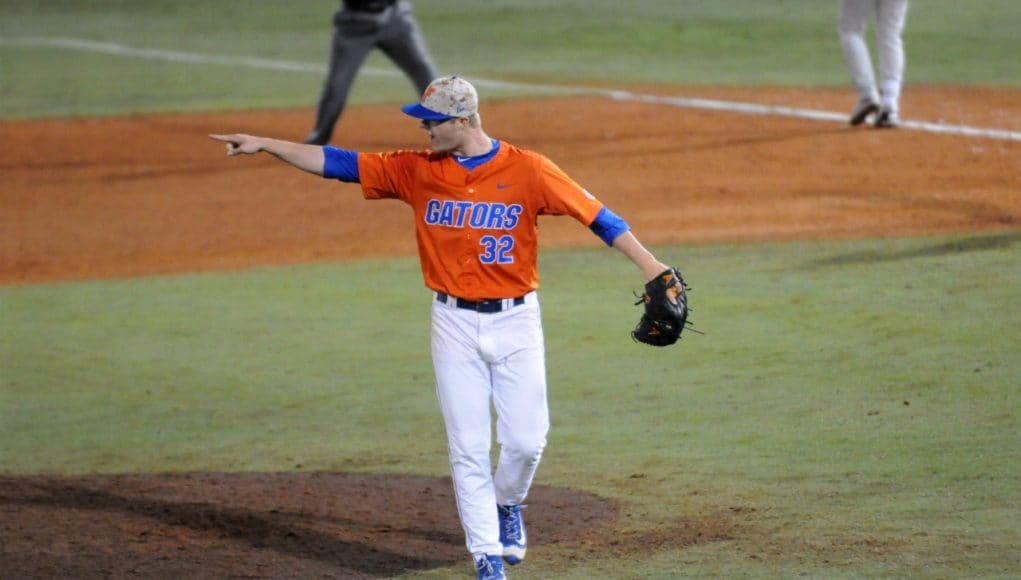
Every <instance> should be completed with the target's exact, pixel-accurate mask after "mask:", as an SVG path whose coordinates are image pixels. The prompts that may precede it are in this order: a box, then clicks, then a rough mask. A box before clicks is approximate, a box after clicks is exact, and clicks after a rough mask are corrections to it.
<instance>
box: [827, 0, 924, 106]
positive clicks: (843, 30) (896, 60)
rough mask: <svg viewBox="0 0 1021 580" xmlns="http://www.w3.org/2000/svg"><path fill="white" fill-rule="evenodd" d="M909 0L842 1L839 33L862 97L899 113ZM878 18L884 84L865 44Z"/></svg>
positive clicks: (878, 51) (879, 47) (853, 81)
mask: <svg viewBox="0 0 1021 580" xmlns="http://www.w3.org/2000/svg"><path fill="white" fill-rule="evenodd" d="M907 12H908V0H841V2H840V17H839V20H838V27H837V28H838V32H839V34H840V46H841V48H842V49H843V52H844V62H845V63H846V64H847V71H848V73H849V74H850V75H851V82H852V84H853V85H854V88H855V90H857V91H858V96H859V97H861V98H862V99H872V100H873V101H874V102H876V103H879V104H881V105H883V106H884V107H886V108H888V109H891V110H893V111H896V110H898V108H899V103H900V93H901V86H902V84H903V82H904V43H903V40H902V38H901V34H902V32H903V30H904V22H905V19H906V18H907ZM873 14H875V18H876V29H875V33H876V53H877V56H878V61H879V79H880V83H879V86H878V90H877V86H876V78H875V74H874V72H873V68H872V58H871V57H870V55H869V48H868V45H867V44H866V42H865V29H866V27H867V26H868V22H869V18H870V16H872V15H873Z"/></svg>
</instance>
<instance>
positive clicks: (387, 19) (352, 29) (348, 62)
mask: <svg viewBox="0 0 1021 580" xmlns="http://www.w3.org/2000/svg"><path fill="white" fill-rule="evenodd" d="M333 26H334V29H333V45H332V48H331V51H330V69H329V72H327V74H326V79H325V80H324V81H323V89H322V92H320V94H319V106H318V108H317V109H316V124H315V128H314V129H312V132H311V133H309V135H308V137H306V138H305V143H311V144H314V145H325V144H326V143H328V142H329V141H330V137H332V136H333V127H334V125H336V124H337V119H339V118H340V114H341V112H343V110H344V104H345V103H346V102H347V95H348V93H349V92H350V91H351V85H352V84H353V83H354V78H355V75H356V74H358V69H360V68H361V67H362V64H363V63H364V62H365V58H366V57H368V55H369V52H371V51H372V49H374V48H379V49H380V50H382V51H383V52H384V53H385V54H386V55H387V56H388V57H390V60H392V61H393V62H394V64H396V65H397V66H398V67H400V69H401V70H402V71H404V74H406V75H407V76H408V78H409V79H411V82H413V83H414V84H415V88H416V89H417V93H416V94H422V91H424V90H425V88H426V87H427V86H428V85H429V81H431V80H433V79H434V78H436V77H438V76H440V75H439V73H438V72H436V66H435V65H434V64H433V61H432V58H431V57H430V56H429V51H428V50H427V49H426V45H425V39H424V38H423V37H422V32H421V30H420V29H419V27H418V22H417V21H416V20H415V16H414V14H412V8H411V4H410V3H409V2H407V1H406V0H344V1H343V3H342V4H341V7H340V10H338V11H337V13H336V14H334V16H333Z"/></svg>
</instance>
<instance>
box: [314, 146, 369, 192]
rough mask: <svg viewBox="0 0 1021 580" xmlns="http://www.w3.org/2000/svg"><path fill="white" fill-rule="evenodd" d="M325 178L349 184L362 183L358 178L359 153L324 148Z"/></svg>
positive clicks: (330, 147) (336, 148) (328, 147)
mask: <svg viewBox="0 0 1021 580" xmlns="http://www.w3.org/2000/svg"><path fill="white" fill-rule="evenodd" d="M323 157H325V158H326V159H325V161H324V162H323V177H324V178H326V179H339V180H341V181H344V182H347V183H360V181H361V180H360V179H359V176H358V152H357V151H349V150H347V149H340V148H338V147H333V146H330V145H325V146H323Z"/></svg>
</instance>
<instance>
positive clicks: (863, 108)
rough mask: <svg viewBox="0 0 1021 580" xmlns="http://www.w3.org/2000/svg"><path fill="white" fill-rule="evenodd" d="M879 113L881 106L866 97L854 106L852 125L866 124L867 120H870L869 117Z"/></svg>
mask: <svg viewBox="0 0 1021 580" xmlns="http://www.w3.org/2000/svg"><path fill="white" fill-rule="evenodd" d="M877 111H879V105H877V104H876V102H875V101H873V100H872V99H870V98H868V97H866V98H864V99H862V100H860V101H858V104H857V105H855V106H854V109H853V110H852V111H851V125H861V124H862V123H864V122H865V119H868V118H869V115H872V114H873V113H875V112H877Z"/></svg>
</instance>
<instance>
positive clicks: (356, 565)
mask: <svg viewBox="0 0 1021 580" xmlns="http://www.w3.org/2000/svg"><path fill="white" fill-rule="evenodd" d="M32 488H33V489H32V490H31V491H30V492H29V493H18V494H7V493H0V506H2V507H3V508H4V509H5V510H9V509H14V508H19V507H20V508H30V507H33V506H34V507H42V508H47V510H46V511H47V512H49V513H56V512H58V511H60V510H70V511H71V512H75V513H82V512H85V513H89V512H103V513H107V514H112V515H113V519H114V520H117V521H123V520H124V519H130V520H134V521H137V520H139V519H140V518H141V519H149V520H152V521H154V522H156V523H159V524H163V525H165V526H169V527H170V528H178V529H179V528H185V529H187V530H191V531H193V532H198V533H199V534H198V536H199V537H201V538H206V539H204V540H201V542H198V541H196V543H206V544H207V545H206V546H205V547H204V550H203V551H206V552H215V551H216V550H217V549H218V548H217V545H219V546H223V545H225V544H236V543H237V542H242V543H245V544H247V545H248V546H249V547H250V548H251V549H252V550H258V551H266V550H270V551H274V552H277V553H278V554H280V555H281V556H286V557H290V558H293V559H298V560H314V561H320V562H322V563H324V564H326V565H327V566H328V567H329V568H330V569H333V570H336V571H337V573H338V574H341V575H347V576H356V577H391V576H395V575H400V574H403V573H407V572H409V571H415V570H429V569H435V568H442V567H446V566H450V565H452V564H455V563H457V562H459V561H460V560H461V550H463V544H462V540H461V538H460V537H459V536H458V535H457V534H455V533H453V531H450V532H444V531H442V530H420V529H419V530H416V529H414V528H410V527H407V526H401V527H400V528H399V529H394V530H393V534H394V535H396V536H403V537H405V538H410V539H411V540H412V543H420V544H422V545H432V546H436V547H438V546H437V545H438V544H443V545H444V546H443V547H442V548H441V549H435V550H423V552H428V554H425V553H423V554H416V555H408V554H406V553H403V554H402V553H398V552H396V551H393V550H388V549H386V548H385V547H384V546H381V545H380V544H379V543H370V542H360V541H351V540H345V539H342V538H341V537H339V534H337V533H331V532H330V528H332V529H334V530H337V529H342V530H343V531H344V533H345V535H348V536H351V535H354V536H358V535H361V533H362V532H366V533H365V536H366V537H367V538H371V537H372V536H373V534H372V533H371V532H374V531H376V532H378V529H377V530H373V529H372V528H373V525H377V526H378V525H379V524H378V523H377V524H374V523H373V522H370V521H358V520H355V519H346V518H343V517H336V516H335V515H333V514H330V515H327V516H324V515H323V514H318V515H317V514H306V513H301V512H295V511H291V510H287V509H282V510H278V509H270V510H266V511H260V510H256V509H245V508H241V507H228V506H225V505H220V504H218V503H213V502H209V501H194V502H193V501H180V500H172V499H165V498H153V497H144V496H141V495H139V494H138V492H136V491H131V490H126V491H125V492H123V493H122V492H120V491H114V490H111V489H103V488H97V487H96V482H95V481H94V480H93V481H90V482H89V483H75V482H74V481H73V480H61V481H55V482H53V483H48V482H39V481H36V482H34V483H33V484H32ZM322 499H323V500H324V501H326V500H328V499H329V498H322ZM391 499H396V498H391ZM395 509H399V508H396V507H395ZM450 509H453V506H451V508H450ZM65 513H66V512H65ZM90 518H91V519H94V520H98V521H103V520H109V519H110V518H109V517H100V516H95V515H94V516H90ZM383 526H384V527H385V524H384V525H383ZM317 528H319V529H317ZM111 533H115V532H113V531H111ZM75 534H76V530H75V529H73V527H71V528H69V529H67V530H66V531H65V537H64V538H63V540H69V541H71V542H72V543H76V544H81V545H88V543H89V542H90V541H93V540H94V538H75V537H74V536H75ZM178 536H179V535H178V534H176V533H169V534H168V537H167V538H166V539H165V540H162V541H167V542H171V543H174V542H180V540H179V537H178ZM210 538H211V539H210ZM132 540H133V538H113V539H104V540H102V542H103V548H105V547H107V544H113V545H116V544H117V543H118V542H120V541H132ZM149 540H150V541H152V542H159V541H161V539H160V538H152V537H150V538H149ZM188 544H189V542H184V543H183V544H179V545H178V546H177V550H183V551H182V552H180V554H181V556H180V559H181V562H180V563H179V564H178V566H179V567H180V568H179V570H180V571H182V572H184V571H187V570H192V569H193V568H194V567H195V566H199V567H200V568H201V567H202V564H201V560H202V559H203V558H204V556H203V555H199V554H195V553H192V552H191V547H190V546H189V545H188ZM235 550H236V549H235ZM100 551H104V550H103V549H102V548H101V549H100ZM252 553H254V552H253V551H249V552H248V554H252ZM437 556H440V557H437ZM442 556H446V557H442ZM39 557H40V558H45V557H46V556H45V555H40V556H39ZM118 557H119V558H121V559H122V560H123V561H127V560H130V559H131V558H132V557H135V558H137V557H138V556H137V554H136V555H132V554H131V553H129V552H128V551H124V552H121V553H120V555H119V556H118ZM245 559H247V558H244V557H242V558H239V560H245ZM131 566H134V564H131V563H128V567H131ZM239 566H241V567H242V568H243V567H244V566H245V564H239ZM174 568H175V564H174V563H173V562H169V563H167V564H166V565H165V566H164V570H170V571H173V569H174ZM0 569H2V568H0ZM234 571H236V572H242V575H244V573H243V570H241V569H238V570H234ZM78 572H82V571H81V570H78ZM206 572H209V573H212V574H214V575H215V574H216V572H215V571H213V570H206ZM264 572H265V571H264ZM183 575H187V573H185V574H183Z"/></svg>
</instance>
